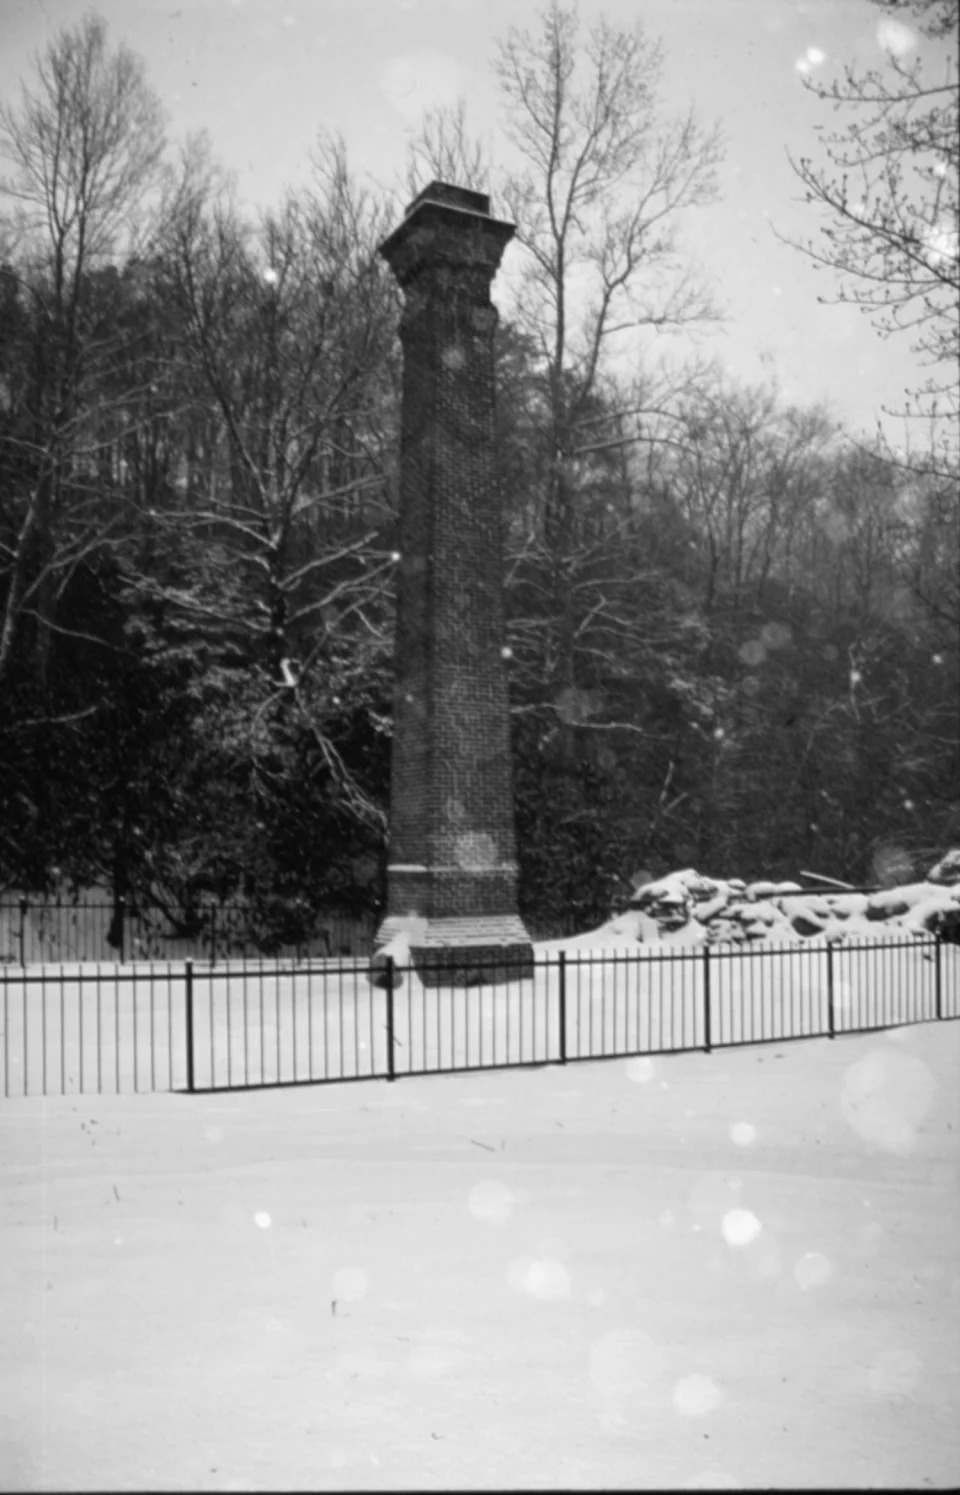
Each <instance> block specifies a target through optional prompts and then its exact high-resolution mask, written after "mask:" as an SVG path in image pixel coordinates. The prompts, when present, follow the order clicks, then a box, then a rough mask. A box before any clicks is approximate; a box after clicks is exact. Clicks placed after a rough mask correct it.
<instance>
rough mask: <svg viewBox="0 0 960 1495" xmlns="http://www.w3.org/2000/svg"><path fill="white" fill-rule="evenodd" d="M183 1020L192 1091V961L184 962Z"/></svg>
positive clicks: (188, 1076) (190, 1090) (189, 1088)
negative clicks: (184, 999)
mask: <svg viewBox="0 0 960 1495" xmlns="http://www.w3.org/2000/svg"><path fill="white" fill-rule="evenodd" d="M185 997H186V1001H185V1004H184V1007H185V1011H184V1021H185V1023H186V1032H187V1090H188V1091H189V1092H190V1093H191V1094H192V1093H193V961H192V960H188V961H187V963H186V987H185Z"/></svg>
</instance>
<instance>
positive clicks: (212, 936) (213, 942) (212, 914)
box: [210, 903, 217, 966]
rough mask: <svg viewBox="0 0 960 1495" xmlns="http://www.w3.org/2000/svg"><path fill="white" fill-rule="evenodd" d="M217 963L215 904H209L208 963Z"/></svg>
mask: <svg viewBox="0 0 960 1495" xmlns="http://www.w3.org/2000/svg"><path fill="white" fill-rule="evenodd" d="M216 963H217V905H216V904H215V903H211V905H210V964H211V965H212V966H215V965H216Z"/></svg>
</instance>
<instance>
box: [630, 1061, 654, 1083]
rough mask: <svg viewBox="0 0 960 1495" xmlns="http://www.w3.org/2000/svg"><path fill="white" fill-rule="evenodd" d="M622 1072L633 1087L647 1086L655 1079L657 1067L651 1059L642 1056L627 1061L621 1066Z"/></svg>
mask: <svg viewBox="0 0 960 1495" xmlns="http://www.w3.org/2000/svg"><path fill="white" fill-rule="evenodd" d="M623 1072H624V1074H625V1075H626V1077H627V1079H628V1080H632V1081H633V1083H634V1084H635V1085H647V1084H649V1082H650V1081H651V1080H654V1079H656V1076H657V1067H656V1065H655V1064H654V1062H653V1060H652V1059H648V1058H646V1057H645V1056H644V1057H639V1058H636V1059H628V1060H627V1062H626V1063H625V1065H624V1066H623Z"/></svg>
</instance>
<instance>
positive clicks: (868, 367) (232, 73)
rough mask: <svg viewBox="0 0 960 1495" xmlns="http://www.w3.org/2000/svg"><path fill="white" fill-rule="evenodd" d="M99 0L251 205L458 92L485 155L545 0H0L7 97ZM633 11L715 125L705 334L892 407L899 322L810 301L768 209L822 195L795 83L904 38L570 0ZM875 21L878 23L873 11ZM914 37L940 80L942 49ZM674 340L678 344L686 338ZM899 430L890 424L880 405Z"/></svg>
mask: <svg viewBox="0 0 960 1495" xmlns="http://www.w3.org/2000/svg"><path fill="white" fill-rule="evenodd" d="M90 8H94V9H96V10H97V11H99V13H100V14H101V15H102V16H103V17H104V19H105V20H106V22H107V24H108V27H109V31H110V35H111V38H112V40H114V41H115V42H116V41H119V40H120V39H121V38H122V39H123V40H125V41H126V42H127V43H128V44H129V45H130V46H131V47H133V48H134V50H136V51H137V52H139V53H140V54H141V56H142V57H143V58H144V60H145V62H146V65H147V71H148V77H149V80H150V82H151V84H152V86H153V87H154V89H155V90H156V91H157V93H158V94H159V95H160V97H161V99H162V102H163V104H164V106H165V108H166V110H167V113H168V117H169V128H170V134H171V137H172V138H173V139H177V138H180V137H182V136H184V135H185V134H186V133H187V132H189V131H193V130H198V129H206V130H207V131H208V132H209V134H210V136H211V139H212V143H213V148H214V152H215V154H216V155H217V157H218V158H219V159H220V160H221V161H222V162H223V163H224V164H225V165H226V166H228V167H229V168H231V169H232V170H233V171H234V172H235V173H236V177H237V181H238V185H239V189H240V193H241V196H242V198H243V199H244V200H245V201H246V202H247V203H248V204H250V205H251V206H254V205H264V206H266V205H268V204H270V203H271V202H273V201H275V200H276V199H277V198H278V197H279V195H280V193H281V192H282V190H283V188H284V186H286V185H295V184H296V182H297V181H298V180H302V179H303V178H304V177H305V176H306V174H307V172H308V170H309V163H308V155H309V152H310V149H311V146H312V145H313V143H314V141H315V140H316V137H317V132H318V130H319V129H320V128H321V127H325V128H326V129H328V130H330V131H332V132H334V133H340V134H342V135H343V137H344V139H345V141H346V144H347V149H348V154H349V158H350V160H351V162H352V164H353V165H354V167H355V168H356V169H357V170H358V171H359V172H361V173H371V174H373V175H374V176H375V177H376V179H377V180H378V181H380V182H382V183H385V184H389V185H391V186H396V184H397V183H398V181H399V180H400V178H401V177H402V172H403V165H404V156H405V147H406V142H407V139H408V138H409V136H410V135H411V134H414V133H416V130H417V128H418V123H419V120H420V117H421V114H422V111H423V110H424V109H426V108H429V107H430V106H432V105H436V104H438V103H443V102H450V103H452V102H455V101H456V99H457V98H458V97H461V96H462V97H463V98H464V99H465V100H466V104H467V113H468V120H469V122H470V123H471V124H472V126H473V128H474V129H475V130H476V132H477V133H478V134H480V135H481V136H483V137H485V138H486V139H487V140H488V143H489V144H490V146H491V147H492V148H493V151H494V153H495V154H497V153H499V154H500V155H501V156H502V155H503V147H502V143H501V142H500V141H499V140H498V137H497V123H496V120H497V87H496V80H495V77H494V74H493V71H492V67H491V62H492V59H493V56H494V54H495V42H496V39H497V38H498V37H501V36H503V35H504V34H505V32H506V31H507V29H508V28H509V26H510V25H512V24H513V25H520V26H530V25H534V24H535V22H536V14H537V10H538V9H539V5H538V4H537V3H536V0H100V3H99V4H97V5H95V6H93V7H91V6H89V5H87V4H84V3H81V0H0V94H2V96H3V97H4V98H5V99H7V100H11V99H15V97H16V91H17V80H18V79H19V78H21V77H25V76H28V74H29V70H30V67H31V60H32V57H33V55H34V54H35V53H36V52H37V51H38V50H39V49H42V48H43V47H44V46H45V44H46V43H47V42H48V40H49V39H50V38H51V37H52V36H53V35H54V34H55V33H56V31H57V30H58V29H59V28H60V27H61V26H62V25H64V24H65V23H66V24H73V23H75V22H76V21H77V20H79V19H80V17H81V16H82V15H83V13H84V12H85V11H86V10H88V9H90ZM601 13H602V14H605V15H606V16H607V18H608V19H609V20H610V21H611V22H614V23H616V24H632V23H633V22H634V21H637V20H641V21H642V22H643V24H644V25H645V27H646V28H647V30H648V31H649V32H650V33H651V34H653V35H658V36H660V37H661V38H662V40H663V43H664V47H665V50H666V64H665V69H664V79H663V108H664V111H665V113H668V114H670V113H674V112H677V111H681V110H683V109H684V108H685V107H686V106H687V105H688V104H690V103H693V104H694V105H695V106H696V108H697V110H698V112H699V114H700V116H701V118H702V119H703V120H704V121H705V122H707V123H712V122H714V121H716V122H718V123H719V124H720V126H721V128H722V131H723V134H724V137H725V142H726V159H725V162H724V165H723V167H722V169H721V172H720V189H721V200H720V201H719V203H718V204H717V205H716V206H712V207H708V208H704V209H701V210H699V211H698V212H697V213H696V214H695V215H692V216H691V218H690V219H689V222H688V224H687V244H688V247H689V250H690V252H691V254H692V256H693V257H694V258H695V259H696V260H697V261H698V262H699V264H700V265H701V267H702V268H703V269H704V270H705V271H706V272H707V273H708V275H709V276H710V278H711V281H712V284H713V286H714V290H715V294H716V296H717V299H718V300H719V302H720V303H721V304H722V306H723V308H724V310H725V313H726V321H725V322H724V323H723V324H722V325H721V326H718V327H715V328H713V329H712V331H710V332H709V333H707V334H704V335H703V336H702V337H701V338H700V341H699V346H700V348H701V351H703V352H704V353H706V354H707V355H708V356H716V357H718V358H719V359H720V360H721V361H722V362H723V363H724V364H725V365H726V366H727V367H728V369H729V371H730V373H731V374H732V375H733V376H735V377H736V378H739V379H742V380H746V381H750V382H754V381H758V380H768V379H770V378H772V377H776V378H777V380H778V381H779V384H780V387H781V389H782V391H783V393H784V395H785V396H786V397H787V398H789V399H791V400H796V401H799V402H802V403H814V402H817V401H821V400H823V401H826V402H828V404H829V406H830V408H831V410H832V411H833V413H834V414H835V416H836V417H837V418H838V419H840V420H843V421H844V422H845V423H846V424H847V425H848V426H849V427H851V428H852V429H854V430H862V431H870V430H873V429H874V428H875V426H876V423H877V421H878V420H879V419H881V418H882V409H881V407H882V406H884V405H886V406H889V407H894V408H896V407H898V406H899V405H900V404H901V403H902V397H903V391H904V388H905V386H909V385H910V384H911V383H916V382H918V380H917V378H916V369H915V364H914V361H913V359H912V357H911V355H910V352H909V347H908V343H907V340H906V339H905V338H904V337H900V338H897V339H895V340H892V341H883V340H882V339H881V338H880V337H879V336H878V335H877V333H876V332H875V331H874V330H873V329H872V327H871V324H870V323H869V322H868V321H867V320H866V318H864V317H863V316H862V315H861V314H860V313H858V312H857V311H855V310H853V309H851V308H846V307H836V306H830V307H823V306H820V305H818V302H817V296H818V294H821V295H823V294H831V293H832V292H833V291H834V290H835V289H836V282H835V281H833V280H832V279H831V277H830V275H829V272H820V273H817V272H815V271H814V269H813V267H812V266H811V265H810V264H809V262H808V261H807V260H805V259H804V258H803V256H802V255H800V254H799V253H797V252H796V251H795V250H792V249H790V248H788V247H787V246H786V245H784V244H782V243H780V242H779V241H778V239H777V237H776V235H775V233H774V228H776V229H777V230H779V232H780V233H782V234H785V235H787V236H789V237H791V238H798V239H802V238H805V237H808V236H812V235H815V234H816V230H817V226H818V222H819V220H818V218H817V215H816V213H815V210H814V209H812V208H808V207H806V206H805V205H804V204H803V201H802V193H801V191H800V188H799V184H798V182H797V179H796V177H795V176H794V174H793V172H792V171H791V168H790V165H789V162H788V160H787V151H788V150H789V151H790V152H791V153H792V154H793V155H794V156H799V155H801V154H808V153H816V150H817V143H816V136H815V133H814V127H815V126H816V125H817V124H818V123H819V124H824V125H827V126H829V123H830V118H831V116H830V113H829V110H828V108H827V106H825V105H823V104H820V103H819V102H818V101H817V100H816V99H815V98H814V97H812V96H811V95H810V94H809V93H808V92H806V91H805V90H804V88H803V86H802V83H803V78H804V76H806V77H807V78H808V79H811V78H823V79H826V78H828V77H829V76H831V74H832V72H833V70H834V69H839V68H840V67H842V65H843V64H844V63H846V62H853V61H858V62H859V63H861V64H862V65H882V63H883V61H884V57H885V52H884V48H883V41H884V39H886V42H887V45H888V46H889V44H890V42H891V39H892V41H893V43H894V45H898V46H907V47H909V46H910V43H911V36H910V34H909V32H908V31H907V30H906V28H905V27H904V26H903V25H902V23H896V24H895V26H894V31H893V32H892V33H891V32H890V30H889V28H890V26H891V22H890V21H889V20H885V18H884V13H883V12H882V11H880V10H879V9H878V8H877V7H876V6H875V5H873V4H871V3H870V0H808V3H800V4H797V3H794V0H581V15H582V17H583V20H584V22H585V23H589V20H590V19H591V17H594V16H597V15H599V14H601ZM884 26H886V27H887V28H888V29H887V31H886V34H884V32H883V31H882V29H879V30H878V28H883V27H884ZM922 46H923V55H924V57H925V58H926V59H928V60H929V62H930V63H931V65H932V68H933V72H934V74H935V77H936V81H938V82H939V81H942V77H943V62H942V61H941V60H940V59H939V58H938V57H937V56H936V52H935V49H931V47H930V45H929V44H928V43H926V42H923V43H922ZM681 351H682V349H681V348H680V347H678V348H677V352H678V353H679V352H681ZM886 425H887V430H888V433H889V434H890V436H891V437H892V438H893V439H894V440H896V439H897V437H898V433H899V430H900V427H899V424H894V423H890V422H887V423H886Z"/></svg>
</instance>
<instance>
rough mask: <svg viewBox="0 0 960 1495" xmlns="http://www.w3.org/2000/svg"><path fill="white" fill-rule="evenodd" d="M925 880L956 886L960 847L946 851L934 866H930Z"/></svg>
mask: <svg viewBox="0 0 960 1495" xmlns="http://www.w3.org/2000/svg"><path fill="white" fill-rule="evenodd" d="M927 882H942V883H945V884H946V885H947V887H956V886H957V884H958V883H960V847H954V849H953V850H952V851H948V852H947V854H946V856H943V857H941V858H940V860H939V862H938V863H937V865H936V866H935V867H931V869H930V871H929V872H928V873H927Z"/></svg>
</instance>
